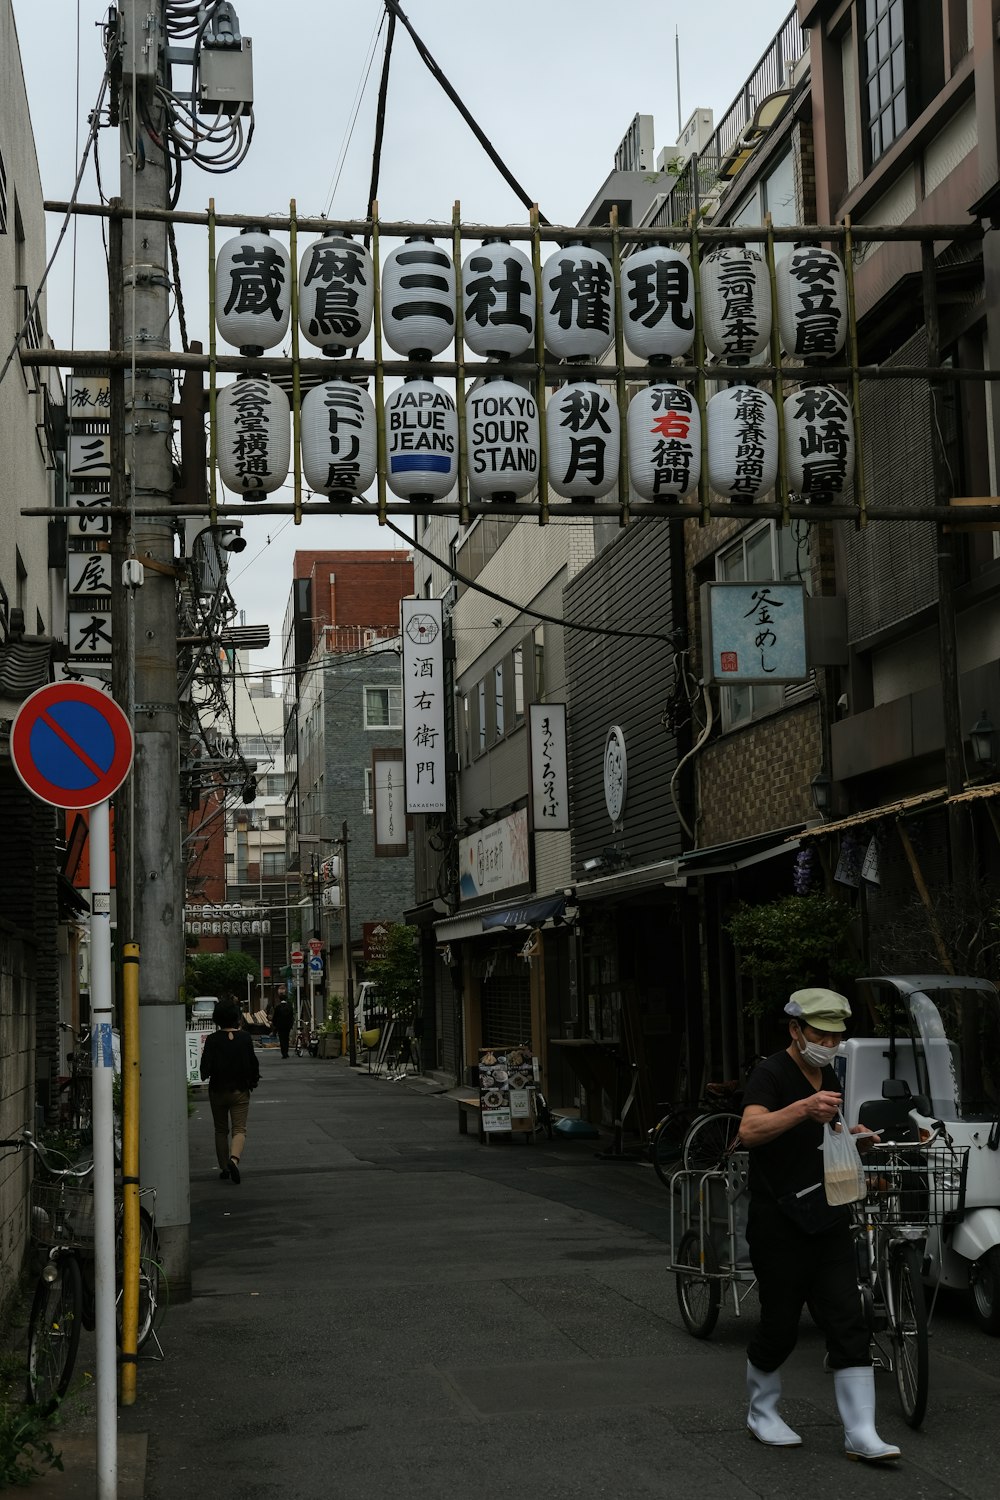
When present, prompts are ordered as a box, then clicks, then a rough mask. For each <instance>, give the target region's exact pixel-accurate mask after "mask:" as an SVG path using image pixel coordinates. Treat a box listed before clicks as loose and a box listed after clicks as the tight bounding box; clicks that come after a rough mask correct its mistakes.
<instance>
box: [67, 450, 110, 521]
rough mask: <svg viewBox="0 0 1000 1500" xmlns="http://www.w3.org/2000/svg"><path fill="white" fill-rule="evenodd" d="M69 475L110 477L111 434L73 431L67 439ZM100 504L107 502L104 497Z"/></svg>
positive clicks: (80, 477)
mask: <svg viewBox="0 0 1000 1500" xmlns="http://www.w3.org/2000/svg"><path fill="white" fill-rule="evenodd" d="M69 477H70V480H71V481H75V480H79V479H110V478H111V435H110V433H108V432H73V433H71V434H70V439H69ZM101 503H102V504H105V505H106V504H107V499H106V498H105V499H104V500H103V501H102V502H101Z"/></svg>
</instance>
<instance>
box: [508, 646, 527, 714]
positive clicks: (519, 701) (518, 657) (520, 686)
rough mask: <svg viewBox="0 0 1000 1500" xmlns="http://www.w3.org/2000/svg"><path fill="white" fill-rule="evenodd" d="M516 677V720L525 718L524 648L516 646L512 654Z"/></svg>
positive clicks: (514, 675) (514, 676)
mask: <svg viewBox="0 0 1000 1500" xmlns="http://www.w3.org/2000/svg"><path fill="white" fill-rule="evenodd" d="M511 660H512V665H513V678H514V722H515V723H517V721H518V719H523V718H524V648H523V646H515V647H514V651H513V655H512V658H511Z"/></svg>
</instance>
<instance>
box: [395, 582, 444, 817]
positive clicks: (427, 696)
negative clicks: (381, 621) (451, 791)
mask: <svg viewBox="0 0 1000 1500" xmlns="http://www.w3.org/2000/svg"><path fill="white" fill-rule="evenodd" d="M400 610H401V627H402V636H403V762H404V766H405V774H406V811H407V812H411V813H437V812H446V811H447V807H448V799H447V786H446V783H445V766H446V751H445V738H444V693H445V682H444V640H443V636H444V629H443V625H444V605H443V603H442V601H441V600H440V599H403V600H402V601H401V604H400Z"/></svg>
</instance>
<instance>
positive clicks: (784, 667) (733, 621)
mask: <svg viewBox="0 0 1000 1500" xmlns="http://www.w3.org/2000/svg"><path fill="white" fill-rule="evenodd" d="M701 607H702V621H703V629H704V660H705V662H706V663H707V665H708V672H707V674H706V675H707V677H708V680H709V682H715V683H721V684H723V685H726V684H729V685H731V684H734V683H746V682H774V683H781V682H804V681H805V679H806V678H807V677H808V675H809V669H808V666H807V664H806V627H805V590H804V588H803V587H802V585H801V584H800V583H772V582H767V581H761V582H758V583H706V584H704V585H703V586H702V590H701Z"/></svg>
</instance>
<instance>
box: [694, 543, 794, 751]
mask: <svg viewBox="0 0 1000 1500" xmlns="http://www.w3.org/2000/svg"><path fill="white" fill-rule="evenodd" d="M808 547H809V540H808V531H807V528H806V527H805V526H785V527H782V528H780V529H779V528H778V527H777V526H776V525H775V524H774V522H773V521H765V522H764V523H763V525H761V526H754V527H751V528H750V529H749V530H747V531H744V532H743V533H742V535H741V536H740V537H738V539H737V540H736V541H735V542H734V543H733V544H732V545H731V546H729V547H726V548H724V549H723V550H722V551H721V552H719V553H718V555H717V557H716V568H715V576H716V578H718V579H719V580H720V582H723V583H742V582H744V581H747V582H753V581H755V580H757V579H765V578H770V579H778V580H780V581H782V582H794V583H804V584H805V585H806V592H807V593H808V591H809V579H808V577H807V576H806V575H805V572H804V569H805V564H806V562H807V561H808ZM800 549H801V550H800ZM784 693H785V690H784V686H783V685H781V684H775V686H773V687H771V686H769V685H768V684H766V683H765V684H761V685H759V686H756V685H755V686H750V685H749V684H747V683H743V684H741V685H740V686H739V687H724V688H722V689H720V701H721V704H722V727H723V729H735V728H736V726H737V725H739V724H746V723H748V722H749V721H750V720H751V719H756V718H760V717H761V716H762V715H763V714H768V713H774V711H775V710H776V709H778V708H780V707H781V705H782V703H783V702H784Z"/></svg>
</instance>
